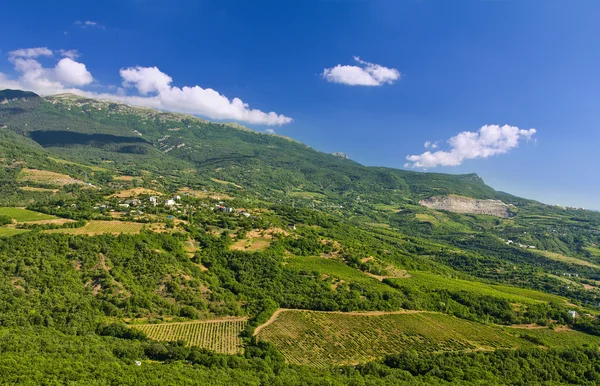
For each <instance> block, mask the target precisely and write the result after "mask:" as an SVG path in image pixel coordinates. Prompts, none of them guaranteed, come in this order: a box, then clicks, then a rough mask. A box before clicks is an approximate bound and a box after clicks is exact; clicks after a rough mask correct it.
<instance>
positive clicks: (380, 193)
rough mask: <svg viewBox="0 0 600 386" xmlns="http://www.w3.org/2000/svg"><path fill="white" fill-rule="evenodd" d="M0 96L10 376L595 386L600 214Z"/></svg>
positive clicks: (142, 113) (63, 101) (104, 110)
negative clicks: (575, 385)
mask: <svg viewBox="0 0 600 386" xmlns="http://www.w3.org/2000/svg"><path fill="white" fill-rule="evenodd" d="M0 102H1V103H0V165H1V166H2V167H1V168H0V272H1V273H2V274H1V275H0V352H2V355H0V372H1V373H2V374H3V375H4V376H5V379H7V380H8V381H7V382H13V383H15V382H18V380H19V379H23V377H25V378H27V379H31V380H33V381H32V382H33V383H32V384H35V383H36V381H37V383H43V382H44V381H47V380H48V379H53V380H55V381H56V383H68V382H73V383H81V384H93V383H96V384H110V383H113V384H156V383H157V382H158V381H157V380H158V379H160V381H161V382H162V383H169V384H194V383H198V382H205V383H213V384H219V383H221V384H232V383H233V384H321V383H322V382H323V381H325V380H326V381H328V382H329V383H328V384H340V385H341V384H349V383H352V382H356V383H357V384H362V383H365V382H369V384H398V383H401V382H409V383H410V382H412V383H417V384H418V383H424V384H443V383H447V382H459V383H460V382H464V383H469V382H475V383H477V382H478V383H480V384H481V383H487V384H493V383H502V382H508V383H510V382H522V381H523V380H524V379H527V380H528V382H530V383H542V382H546V381H552V382H557V383H560V382H579V383H585V382H592V383H593V382H594V379H600V374H599V373H598V371H597V369H598V368H600V356H599V354H598V347H599V344H600V343H599V340H598V339H599V338H598V337H599V336H600V322H599V321H598V318H597V315H600V303H599V301H598V296H600V254H598V246H599V245H600V214H599V213H596V212H591V211H583V210H576V209H569V208H560V207H556V206H548V205H544V204H542V203H539V202H536V201H533V200H528V199H524V198H520V197H515V196H512V195H510V194H507V193H503V192H498V191H496V190H494V189H493V188H491V187H490V186H487V185H486V184H485V183H484V181H483V180H482V179H481V178H480V177H479V176H477V175H475V174H466V175H447V174H440V173H419V172H412V171H404V170H396V169H392V168H382V167H366V166H363V165H360V164H359V163H357V162H354V161H352V160H349V159H347V158H345V157H343V156H340V155H339V154H338V155H333V154H325V153H322V152H318V151H316V150H314V149H312V148H310V147H308V146H306V145H304V144H302V143H299V142H297V141H294V140H292V139H290V138H285V137H282V136H278V135H271V134H265V133H259V132H255V131H253V130H250V129H248V128H245V127H243V126H241V125H238V124H233V123H214V122H209V121H206V120H203V119H199V118H196V117H193V116H189V115H183V114H175V113H165V112H160V111H156V110H152V109H147V108H138V107H132V106H128V105H124V104H120V103H115V102H110V101H101V100H93V99H88V98H83V97H80V96H76V95H71V94H61V95H53V96H48V97H40V96H37V95H35V94H33V93H29V92H23V91H19V90H3V91H0ZM507 358H508V359H507ZM565 358H577V361H576V362H577V366H574V365H572V364H571V363H572V362H573V361H570V360H568V359H565ZM136 362H137V363H136ZM573 363H574V362H573ZM92 364H94V366H93V365H92ZM140 366H141V369H140ZM528 366H531V367H536V368H539V369H541V370H540V372H539V373H537V372H536V373H526V372H524V371H523V369H524V368H526V367H528ZM459 370H460V371H459ZM595 377H596V378H595ZM590 384H591V383H590Z"/></svg>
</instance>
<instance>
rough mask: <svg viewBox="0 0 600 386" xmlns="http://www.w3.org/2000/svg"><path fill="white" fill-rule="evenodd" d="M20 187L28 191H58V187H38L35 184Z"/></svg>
mask: <svg viewBox="0 0 600 386" xmlns="http://www.w3.org/2000/svg"><path fill="white" fill-rule="evenodd" d="M19 189H21V190H24V191H26V192H42V193H52V194H54V193H56V192H58V189H49V188H36V187H34V186H21V187H19Z"/></svg>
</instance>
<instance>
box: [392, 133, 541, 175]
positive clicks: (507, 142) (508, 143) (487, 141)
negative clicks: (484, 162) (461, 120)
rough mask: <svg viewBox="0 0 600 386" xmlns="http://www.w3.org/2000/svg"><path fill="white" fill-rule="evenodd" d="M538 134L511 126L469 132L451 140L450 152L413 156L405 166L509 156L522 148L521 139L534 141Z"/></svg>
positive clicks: (430, 145)
mask: <svg viewBox="0 0 600 386" xmlns="http://www.w3.org/2000/svg"><path fill="white" fill-rule="evenodd" d="M535 133H536V130H535V129H529V130H523V129H519V128H518V127H515V126H509V125H504V126H498V125H486V126H483V127H482V128H481V129H479V130H478V131H477V132H471V131H465V132H462V133H460V134H458V135H456V136H454V137H452V138H450V139H449V140H448V144H449V145H450V149H449V150H438V151H435V152H433V153H432V152H431V151H426V152H425V153H423V154H419V155H409V156H407V157H406V159H407V160H408V161H410V162H407V163H406V164H405V165H404V166H405V167H411V168H433V167H436V166H458V165H460V164H462V162H463V161H464V160H468V159H476V158H488V157H491V156H494V155H498V154H505V153H507V152H509V151H510V150H511V149H514V148H515V147H517V146H519V141H520V140H522V139H525V140H530V139H531V137H532V136H533V135H534V134H535ZM433 145H434V144H432V143H431V142H429V141H428V142H425V148H433Z"/></svg>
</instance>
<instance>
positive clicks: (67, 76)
mask: <svg viewBox="0 0 600 386" xmlns="http://www.w3.org/2000/svg"><path fill="white" fill-rule="evenodd" d="M54 72H55V74H56V79H57V80H58V81H59V82H61V83H62V84H64V85H66V86H85V85H86V84H90V83H92V81H93V80H94V78H92V74H90V72H89V71H88V70H87V68H86V67H85V64H83V63H79V62H76V61H74V60H73V59H71V58H63V59H61V60H60V61H59V62H58V63H57V64H56V67H55V68H54Z"/></svg>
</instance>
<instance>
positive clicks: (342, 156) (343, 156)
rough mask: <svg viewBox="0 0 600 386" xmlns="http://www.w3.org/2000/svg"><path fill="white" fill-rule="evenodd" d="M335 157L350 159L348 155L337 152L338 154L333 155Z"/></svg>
mask: <svg viewBox="0 0 600 386" xmlns="http://www.w3.org/2000/svg"><path fill="white" fill-rule="evenodd" d="M333 155H334V156H336V157H340V158H345V159H348V156H347V155H346V153H342V152H341V151H337V152H335V153H333Z"/></svg>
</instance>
